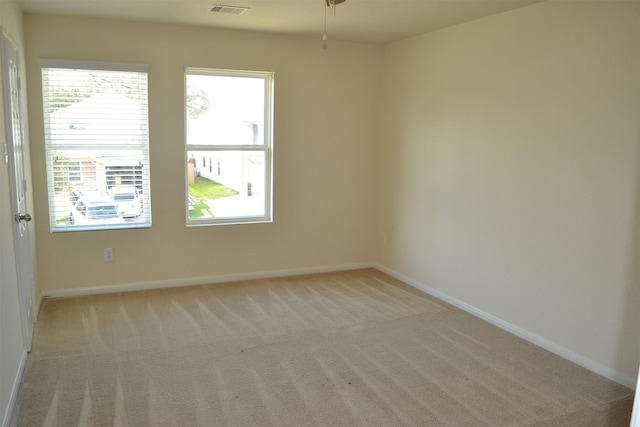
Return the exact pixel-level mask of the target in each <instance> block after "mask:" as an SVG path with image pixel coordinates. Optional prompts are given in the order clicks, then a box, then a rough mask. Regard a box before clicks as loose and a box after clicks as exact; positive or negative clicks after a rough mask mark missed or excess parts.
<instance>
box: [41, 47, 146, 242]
mask: <svg viewBox="0 0 640 427" xmlns="http://www.w3.org/2000/svg"><path fill="white" fill-rule="evenodd" d="M38 65H39V68H40V76H41V79H42V81H41V82H42V101H43V104H42V108H43V110H42V114H43V120H44V123H43V125H44V126H43V127H44V144H45V162H46V169H47V170H46V179H47V198H48V206H49V226H50V231H51V232H52V233H61V232H62V233H64V232H78V231H103V230H119V229H134V228H150V227H151V222H152V219H151V173H150V153H149V152H150V143H149V72H148V68H149V67H148V65H146V64H133V63H115V62H102V61H82V60H58V59H42V58H41V59H38ZM51 69H59V70H68V71H78V70H80V71H96V72H114V73H117V72H124V73H139V74H142V75H144V79H143V80H141V81H142V82H143V86H141V91H140V92H139V94H140V95H144V99H143V98H140V102H142V104H141V107H140V108H139V109H137V111H139V112H140V113H141V114H140V118H141V122H140V123H141V124H142V125H143V127H142V128H141V129H142V130H141V131H139V132H136V133H132V134H131V135H132V136H134V137H135V139H136V140H137V142H135V143H121V142H118V143H114V142H111V143H109V144H103V145H99V144H96V143H95V142H93V143H92V142H90V141H91V140H89V141H88V142H82V143H59V142H56V141H55V138H56V137H54V136H53V135H54V134H55V133H56V129H55V128H51V127H49V124H48V122H47V121H48V120H50V119H51V114H53V113H54V111H49V110H48V109H49V103H50V102H51V101H52V100H53V98H52V97H51V95H52V94H53V92H49V91H48V90H47V89H46V87H45V72H46V71H48V70H51ZM134 77H135V76H134ZM87 93H89V92H87ZM88 99H89V98H88ZM69 105H72V104H69ZM71 126H73V125H70V129H74V130H75V129H76V127H71ZM77 129H82V130H84V127H78V128H77ZM127 135H128V134H127ZM58 137H59V136H58ZM110 151H111V152H112V156H110V157H108V160H110V161H113V162H122V161H127V160H129V159H131V161H134V162H135V164H134V163H132V164H131V166H132V167H133V168H134V169H132V172H131V174H132V176H133V178H132V179H134V182H136V181H137V180H140V185H141V186H142V187H143V189H144V193H145V194H144V195H143V197H141V202H143V203H144V205H145V209H146V210H147V212H146V213H145V214H144V215H143V217H142V218H141V219H140V220H137V221H122V223H108V224H99V223H96V224H84V225H78V224H74V223H73V221H71V222H70V223H69V224H59V223H58V219H57V217H56V216H57V213H59V212H58V210H59V209H60V206H59V203H60V202H59V201H57V200H56V199H60V198H61V196H60V195H56V190H55V186H56V184H55V181H56V180H55V172H54V162H53V157H54V156H55V155H56V153H57V152H63V153H64V152H69V153H73V152H76V153H83V152H84V153H90V155H87V158H88V159H96V158H100V154H101V153H108V152H110ZM123 153H129V154H123ZM133 153H136V154H133ZM72 161H73V162H76V159H74V160H72ZM77 162H78V165H79V170H78V172H77V174H79V176H80V182H82V179H83V176H84V171H83V164H84V162H83V160H77ZM137 165H139V168H140V169H139V172H137V170H138V169H137V167H138V166H137ZM102 167H103V168H104V170H105V176H104V180H105V183H106V182H108V180H109V176H108V172H107V171H108V169H109V166H106V165H102ZM119 167H121V166H119ZM111 178H113V176H111ZM74 182H78V181H77V180H71V179H70V178H68V179H67V183H74ZM69 191H72V190H71V189H70V190H69ZM103 191H104V194H103V196H104V199H105V200H108V199H107V198H108V196H107V188H104V189H103ZM72 193H75V191H72ZM74 203H75V202H74ZM70 209H74V206H73V205H71V207H70ZM71 217H72V213H70V219H71Z"/></svg>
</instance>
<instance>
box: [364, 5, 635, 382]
mask: <svg viewBox="0 0 640 427" xmlns="http://www.w3.org/2000/svg"><path fill="white" fill-rule="evenodd" d="M639 5H640V3H638V2H637V1H629V2H624V1H622V2H610V1H602V2H561V1H550V2H543V3H539V4H535V5H532V6H529V7H525V8H521V9H517V10H515V11H511V12H508V13H503V14H500V15H496V16H493V17H489V18H486V19H481V20H478V21H474V22H471V23H467V24H463V25H459V26H455V27H451V28H448V29H445V30H441V31H437V32H433V33H430V34H426V35H423V36H420V37H416V38H411V39H408V40H404V41H400V42H397V43H394V44H391V45H388V46H386V47H385V49H384V66H385V68H384V91H385V92H384V100H385V102H384V107H385V109H384V117H385V120H384V122H383V124H384V132H383V138H382V141H381V144H380V149H379V153H378V168H377V170H378V176H379V182H378V186H379V188H380V191H379V192H378V201H377V210H378V212H379V217H378V222H377V228H376V237H377V240H378V241H379V242H380V241H381V239H379V237H380V236H381V234H383V233H384V234H386V235H387V239H388V240H387V245H386V246H383V245H382V244H381V243H379V244H377V245H376V248H377V249H376V255H375V258H376V261H377V262H379V263H380V264H381V265H382V266H384V267H385V268H388V269H390V270H391V271H394V272H396V273H398V274H400V275H403V276H405V277H408V278H411V279H412V280H415V281H416V282H417V283H419V284H422V285H424V286H428V287H430V288H432V289H434V290H435V291H437V292H441V293H443V294H446V295H448V296H450V297H451V298H454V299H457V300H458V301H461V302H463V303H466V304H469V305H471V306H473V307H474V308H476V309H478V310H481V311H483V312H485V313H488V314H489V315H491V316H495V317H497V318H498V319H501V320H502V321H504V322H507V323H509V324H511V325H514V326H515V327H517V328H521V329H523V330H526V331H528V332H529V333H531V334H533V335H535V336H538V337H540V338H541V339H543V340H548V341H549V342H551V343H554V344H557V345H558V346H560V347H562V348H564V349H566V350H568V352H574V353H575V354H578V355H580V357H584V358H585V360H587V361H588V362H589V363H591V362H594V365H595V366H600V367H602V368H603V370H604V371H607V370H610V371H611V372H610V373H611V374H612V375H611V376H613V377H616V378H618V379H619V380H622V381H624V382H626V383H627V384H632V383H633V381H634V379H635V376H636V374H637V369H638V357H639V349H638V347H639V336H640V330H639V324H640V322H639V317H638V309H639V305H638V297H639V295H638V274H637V265H638V239H637V233H638V207H637V195H638V165H639V163H638V117H639V115H638V113H639V111H638V101H639V88H640V85H639V76H640V66H639V65H640V60H639V53H640V37H639V35H640V33H639V28H640V27H639V23H640V19H639V18H640V14H639Z"/></svg>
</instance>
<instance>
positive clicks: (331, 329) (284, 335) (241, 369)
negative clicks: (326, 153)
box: [12, 269, 633, 427]
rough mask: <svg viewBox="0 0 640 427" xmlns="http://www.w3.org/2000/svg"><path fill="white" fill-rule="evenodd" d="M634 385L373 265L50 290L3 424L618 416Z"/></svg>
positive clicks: (548, 421) (579, 422)
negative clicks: (52, 295)
mask: <svg viewBox="0 0 640 427" xmlns="http://www.w3.org/2000/svg"><path fill="white" fill-rule="evenodd" d="M632 397H633V392H632V391H631V390H629V389H627V388H625V387H622V386H620V385H618V384H616V383H614V382H611V381H609V380H607V379H604V378H602V377H600V376H598V375H595V374H593V373H591V372H589V371H587V370H585V369H583V368H581V367H578V366H576V365H574V364H572V363H570V362H568V361H566V360H564V359H561V358H559V357H557V356H555V355H553V354H551V353H549V352H547V351H545V350H542V349H540V348H538V347H536V346H534V345H531V344H529V343H527V342H525V341H523V340H521V339H518V338H517V337H514V336H512V335H510V334H508V333H506V332H504V331H502V330H500V329H497V328H495V327H493V326H491V325H489V324H487V323H485V322H483V321H481V320H478V319H476V318H474V317H472V316H470V315H468V314H466V313H464V312H462V311H460V310H458V309H455V308H453V307H451V306H449V305H447V304H445V303H443V302H441V301H438V300H436V299H434V298H432V297H429V296H427V295H425V294H422V293H420V292H419V291H417V290H415V289H413V288H411V287H410V286H408V285H406V284H404V283H402V282H399V281H397V280H395V279H393V278H391V277H389V276H387V275H385V274H383V273H381V272H379V271H376V270H372V269H367V270H357V271H349V272H340V273H328V274H318V275H308V276H296V277H287V278H281V279H268V280H255V281H247V282H236V283H230V284H217V285H209V286H194V287H187V288H176V289H163V290H154V291H143V292H130V293H119V294H109V295H99V296H88V297H78V298H65V299H51V300H47V301H45V302H44V303H43V306H42V309H41V313H40V318H39V322H38V323H37V326H36V330H35V335H34V341H33V350H32V352H31V354H30V356H29V359H28V363H27V367H26V371H25V375H24V379H23V384H22V387H21V390H20V393H19V397H18V401H17V405H16V408H15V411H14V416H13V420H12V426H65V427H66V426H123V427H124V426H223V425H227V426H263V425H283V426H357V425H366V426H402V425H406V426H529V425H534V426H624V425H628V423H629V419H630V414H631V406H632Z"/></svg>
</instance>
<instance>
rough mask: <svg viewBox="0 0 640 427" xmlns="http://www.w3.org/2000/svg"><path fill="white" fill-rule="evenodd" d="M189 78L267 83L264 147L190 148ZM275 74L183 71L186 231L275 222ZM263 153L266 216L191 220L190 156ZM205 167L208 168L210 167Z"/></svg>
mask: <svg viewBox="0 0 640 427" xmlns="http://www.w3.org/2000/svg"><path fill="white" fill-rule="evenodd" d="M189 75H200V76H221V77H238V78H259V79H262V80H263V81H264V141H263V144H261V145H257V144H255V137H254V141H253V142H254V143H253V144H244V145H223V144H220V145H215V144H211V145H201V144H189V141H188V124H187V121H188V112H187V109H188V105H187V102H188V100H187V96H188V93H187V92H188V91H187V79H188V76H189ZM274 77H275V73H273V72H269V71H246V70H229V69H220V68H201V67H185V70H184V96H185V98H184V109H185V110H184V123H185V127H184V132H185V136H184V148H185V149H184V163H183V164H184V165H185V213H186V225H187V227H201V226H215V225H235V224H257V223H271V222H273V117H274V112H273V109H274V107H273V105H274V104H273V98H274V96H273V95H274V79H275V78H274ZM232 151H235V152H245V153H250V152H262V153H264V169H265V170H264V215H245V216H234V217H219V218H205V219H203V218H191V217H190V216H189V212H190V210H189V206H190V196H189V167H188V165H189V152H232ZM204 161H205V160H204V158H203V162H204ZM216 163H217V170H218V173H220V159H219V158H217V162H216ZM196 164H198V160H196ZM211 166H212V164H211V163H209V164H206V166H205V167H211Z"/></svg>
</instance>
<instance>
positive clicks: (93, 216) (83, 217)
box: [69, 192, 125, 225]
mask: <svg viewBox="0 0 640 427" xmlns="http://www.w3.org/2000/svg"><path fill="white" fill-rule="evenodd" d="M74 193H75V194H73V195H72V199H73V198H75V202H74V203H73V204H72V205H71V213H70V214H69V218H70V220H71V223H72V224H74V225H105V224H121V223H124V222H125V221H124V218H122V216H120V214H119V213H118V210H117V209H116V205H115V204H114V203H112V202H111V201H109V200H104V198H103V199H92V198H89V197H87V196H86V195H84V194H82V193H78V192H74Z"/></svg>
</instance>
